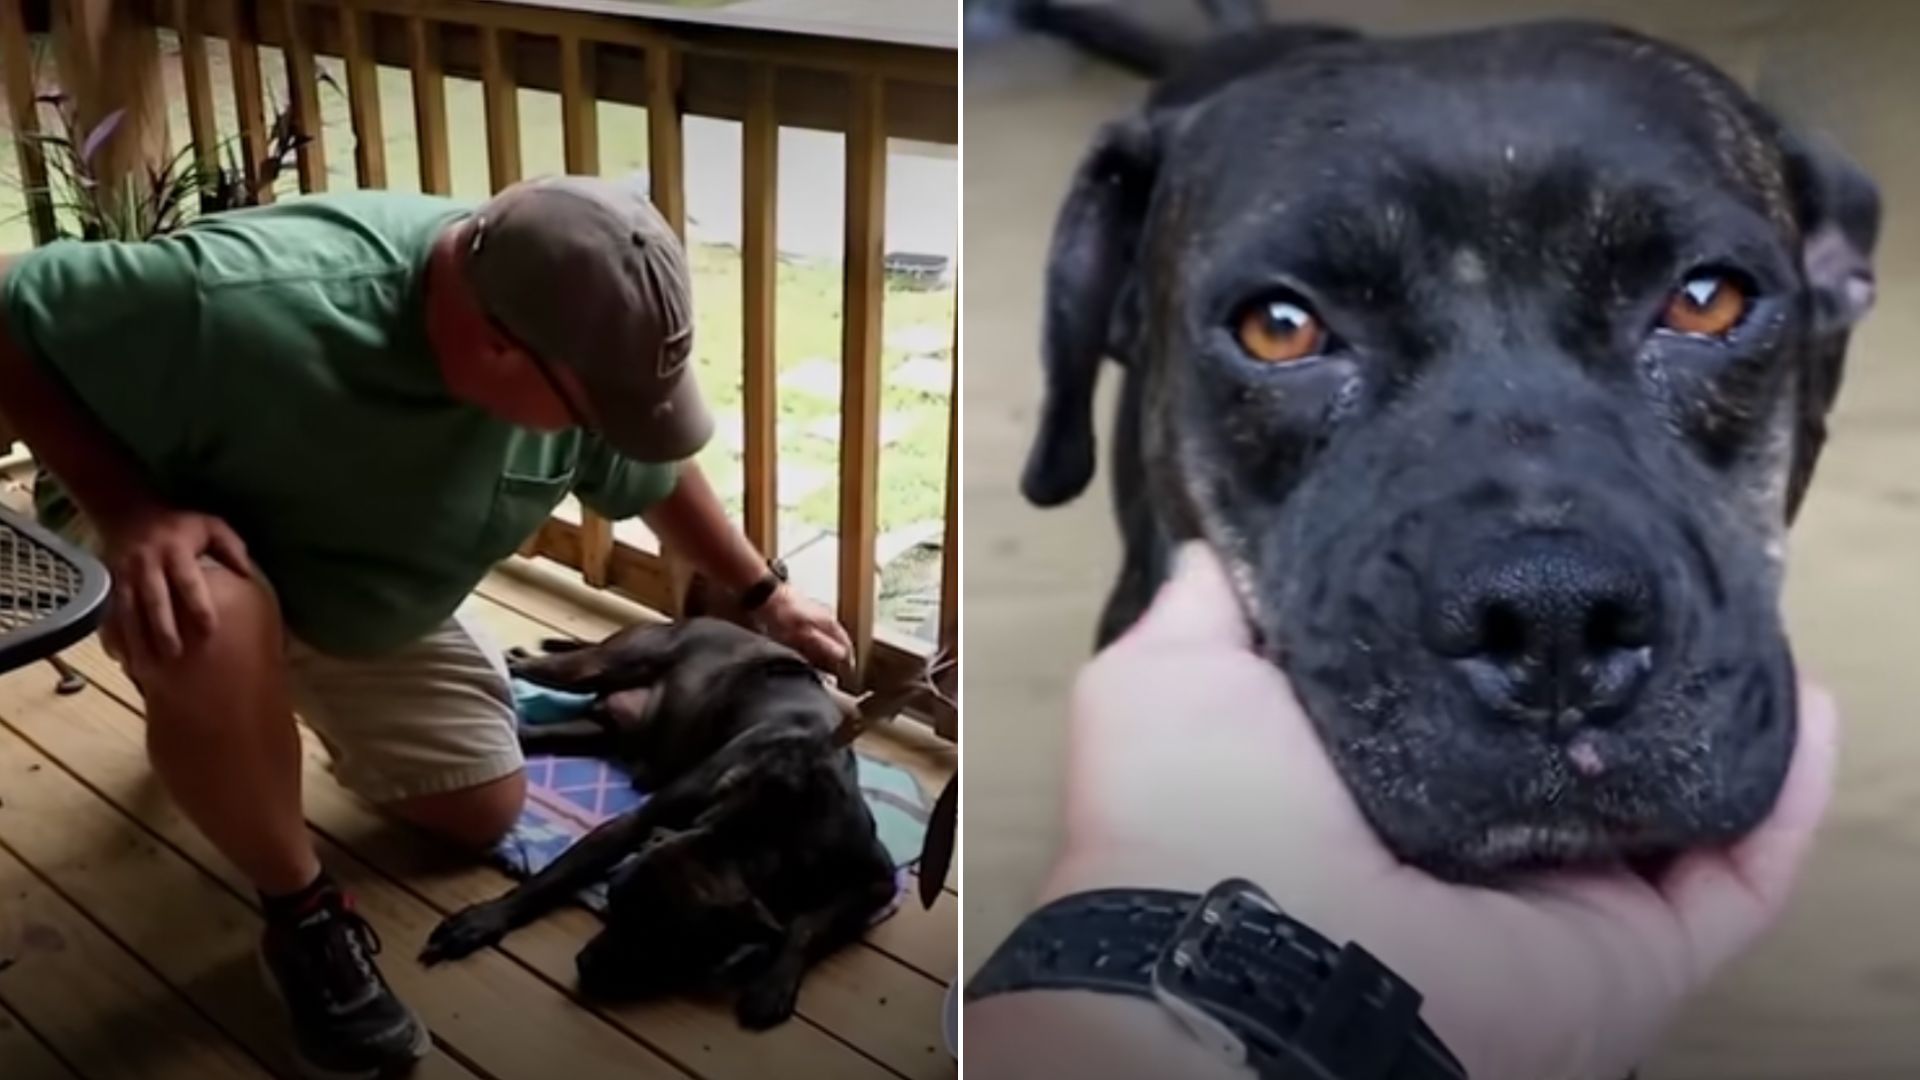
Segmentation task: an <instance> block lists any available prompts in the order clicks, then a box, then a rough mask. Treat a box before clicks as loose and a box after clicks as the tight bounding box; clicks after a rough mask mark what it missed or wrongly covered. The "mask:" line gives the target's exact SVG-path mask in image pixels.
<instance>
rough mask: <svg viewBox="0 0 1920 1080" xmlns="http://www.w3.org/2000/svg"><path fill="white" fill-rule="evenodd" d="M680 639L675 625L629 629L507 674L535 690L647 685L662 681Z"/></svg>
mask: <svg viewBox="0 0 1920 1080" xmlns="http://www.w3.org/2000/svg"><path fill="white" fill-rule="evenodd" d="M678 635H679V627H678V626H677V625H676V624H673V623H661V624H659V625H650V626H634V627H629V628H628V629H626V630H622V631H620V632H619V633H618V634H615V635H613V636H612V637H610V638H608V639H607V640H605V641H603V642H600V643H599V644H598V645H583V646H581V647H579V648H576V649H564V650H561V651H553V650H552V649H551V648H549V649H548V651H547V653H546V655H544V656H525V657H520V658H517V659H513V660H511V661H509V662H508V664H507V670H508V671H509V672H511V673H512V674H514V675H515V676H517V677H519V678H522V679H525V680H527V681H528V682H530V683H533V684H535V685H536V686H544V687H547V688H548V689H550V690H564V691H567V692H570V693H576V694H601V693H605V692H607V691H609V690H620V689H625V688H628V687H634V686H642V685H645V684H647V683H649V682H652V681H653V680H654V679H655V678H657V677H658V672H659V671H660V669H661V668H662V667H663V666H664V665H665V664H666V662H667V660H668V658H669V656H670V655H671V653H672V651H673V645H674V642H675V640H677V638H678Z"/></svg>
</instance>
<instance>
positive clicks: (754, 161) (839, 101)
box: [0, 0, 960, 737]
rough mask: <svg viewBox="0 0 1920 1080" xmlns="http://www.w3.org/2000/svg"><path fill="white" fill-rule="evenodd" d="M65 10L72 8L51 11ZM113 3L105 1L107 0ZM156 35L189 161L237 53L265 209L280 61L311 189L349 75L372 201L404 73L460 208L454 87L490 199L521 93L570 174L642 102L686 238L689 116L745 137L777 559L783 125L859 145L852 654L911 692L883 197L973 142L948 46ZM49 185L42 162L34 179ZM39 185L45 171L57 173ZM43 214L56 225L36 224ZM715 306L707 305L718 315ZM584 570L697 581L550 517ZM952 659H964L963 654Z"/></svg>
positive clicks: (525, 25) (548, 16) (848, 585)
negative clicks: (891, 595)
mask: <svg viewBox="0 0 1920 1080" xmlns="http://www.w3.org/2000/svg"><path fill="white" fill-rule="evenodd" d="M21 2H22V0H0V62H4V63H5V65H6V67H7V74H6V80H7V82H6V90H7V94H8V98H9V108H10V110H11V113H12V116H13V119H14V124H15V128H16V130H17V131H20V132H31V131H33V130H35V121H36V116H35V110H34V107H33V102H32V91H33V83H32V74H31V71H30V70H29V68H28V66H27V64H26V63H25V62H23V60H22V58H23V57H25V56H27V55H28V43H27V37H26V28H25V26H24V23H23V20H22V8H21V6H20V5H21ZM58 2H72V0H58ZM93 2H95V3H98V2H100V0H93ZM159 6H160V8H161V11H160V13H159V14H160V18H161V20H162V22H163V24H165V25H170V26H171V27H173V28H174V29H175V30H176V31H177V32H178V33H179V35H180V42H181V52H180V57H181V64H182V69H183V75H184V83H185V87H186V94H187V114H188V121H189V126H190V127H191V139H192V144H191V145H192V146H193V149H194V154H195V157H196V159H197V160H199V161H200V162H201V163H202V164H203V165H209V166H211V165H216V164H221V162H219V161H218V160H217V159H218V156H219V148H220V146H221V143H222V135H221V133H220V132H219V131H218V130H217V129H216V115H215V112H214V108H213V94H212V75H211V71H210V68H209V62H208V55H207V48H206V44H205V37H206V35H207V34H208V33H210V32H211V33H218V34H222V35H224V36H225V38H226V41H227V45H228V49H229V55H230V57H231V70H232V79H233V88H234V93H235V97H236V106H237V108H236V114H237V117H236V119H237V127H238V133H237V134H238V141H239V144H240V153H239V154H238V157H239V158H240V160H241V161H242V163H243V169H244V172H245V182H246V183H247V184H248V185H249V186H250V187H253V188H255V189H256V190H257V191H259V192H260V194H261V196H262V197H263V199H270V198H271V194H272V193H271V190H270V189H268V187H267V186H266V185H263V184H262V180H263V178H262V177H261V176H260V175H259V173H260V169H261V167H262V165H263V164H264V163H265V162H267V161H268V156H269V153H270V152H271V151H272V150H273V149H274V148H273V146H272V145H271V144H270V140H277V139H280V138H281V137H282V136H283V134H284V133H282V132H279V131H277V130H270V128H269V116H268V113H267V111H266V108H265V106H266V102H265V88H264V85H263V80H262V78H261V69H260V49H261V48H262V47H263V46H278V47H280V48H281V49H282V50H283V57H284V62H285V65H286V71H287V79H288V89H289V101H288V102H287V104H288V106H289V108H290V119H291V122H292V124H293V126H294V128H295V129H296V131H297V132H298V133H299V134H300V135H302V136H304V137H305V139H306V140H307V141H306V142H305V143H304V144H303V145H302V146H301V147H300V149H299V151H298V154H297V165H298V179H299V186H300V189H301V190H302V191H304V192H318V191H324V190H325V189H326V187H327V168H326V163H327V153H328V147H327V145H326V142H325V140H324V132H323V131H322V128H321V114H322V110H321V108H320V105H321V97H320V95H321V92H322V90H323V86H322V76H321V74H320V70H319V66H318V62H317V61H318V58H319V57H322V56H337V57H340V58H341V59H342V60H343V61H344V66H345V70H346V76H347V77H346V86H345V88H344V89H345V92H346V96H347V103H348V109H349V112H350V114H351V117H352V125H353V136H354V137H353V143H354V163H355V171H356V174H357V176H358V180H359V185H360V186H361V187H363V188H377V187H384V186H385V185H386V184H387V182H388V179H389V178H388V175H387V160H386V154H385V133H384V131H383V125H382V119H381V109H380V91H379V79H378V67H379V66H380V65H398V66H403V67H405V68H407V69H408V70H409V71H410V73H411V77H412V89H413V109H414V125H415V136H416V141H417V143H418V146H419V163H420V166H419V167H420V176H419V182H420V186H421V188H422V189H423V190H425V191H429V192H435V193H441V194H446V193H450V190H451V186H452V165H451V155H450V142H451V133H450V130H449V122H448V114H447V101H446V90H445V78H446V77H447V76H448V75H454V76H457V77H462V78H478V79H479V80H480V82H481V83H482V86H483V94H484V101H485V107H486V122H485V129H486V130H485V136H486V147H487V163H488V179H489V185H490V187H492V188H493V189H495V190H498V189H499V188H502V187H505V186H506V185H508V184H510V183H513V182H515V181H516V180H518V179H520V178H521V176H522V175H523V171H524V163H523V159H522V146H521V137H520V117H519V107H518V97H519V90H520V89H521V88H523V87H532V88H537V89H543V90H552V91H557V92H558V93H559V95H560V101H561V120H562V133H563V145H564V156H565V167H566V169H567V171H568V172H572V173H580V174H597V173H598V172H599V171H600V168H601V160H600V147H599V103H600V102H602V101H613V102H622V103H627V104H634V105H640V106H643V107H644V108H645V109H646V113H647V149H648V179H649V183H650V186H651V187H650V195H651V198H652V199H653V200H654V203H655V204H656V206H657V207H658V208H659V209H660V211H661V213H662V215H663V216H664V217H665V218H666V219H667V220H668V222H669V223H670V224H671V225H672V226H673V228H674V229H675V231H676V232H677V233H678V234H679V235H681V237H682V238H683V239H684V237H685V235H686V215H687V202H686V169H685V153H686V144H685V136H684V133H683V128H682V125H683V118H684V117H685V116H688V115H705V116H716V117H723V118H729V119H737V120H739V121H741V123H742V126H741V138H742V150H743V153H742V165H741V168H742V175H741V183H742V199H743V203H742V207H741V210H742V217H741V225H742V231H741V251H740V258H741V278H742V284H741V294H740V305H741V307H740V310H741V313H742V318H743V333H742V350H741V351H742V355H741V363H742V369H741V370H742V375H743V379H742V386H743V403H742V407H743V410H744V425H743V427H744V444H745V445H744V448H743V450H744V453H743V458H744V460H743V466H744V472H745V481H746V493H745V500H744V511H745V513H744V518H745V521H744V526H745V529H746V531H747V534H748V536H749V538H750V539H751V540H752V541H753V542H754V543H755V545H756V546H757V547H759V548H760V549H761V550H765V551H769V552H772V551H778V550H779V549H780V543H779V541H780V537H779V526H778V516H779V505H780V504H779V499H778V491H777V484H778V438H777V435H778V432H777V417H778V412H779V410H778V385H777V382H778V379H777V375H778V370H777V363H776V359H777V357H776V342H777V335H776V333H775V322H774V320H775V314H776V307H777V305H776V294H777V288H778V277H779V261H778V253H777V242H778V191H779V176H780V162H779V158H780V130H781V128H782V127H812V128H819V129H825V130H832V131H840V132H844V133H845V140H844V145H845V155H846V160H845V165H846V188H845V206H844V212H845V236H844V242H845V263H844V273H843V278H842V288H841V303H842V306H841V316H842V319H841V331H842V340H841V375H842V378H841V400H840V436H841V439H840V442H841V449H840V469H839V482H840V483H839V506H838V538H837V539H838V545H839V556H838V564H837V567H836V572H837V579H838V580H837V586H838V613H839V616H840V618H841V621H842V622H843V624H844V625H845V626H846V627H847V629H848V631H849V634H850V636H851V637H852V638H853V639H854V641H855V642H856V647H857V657H856V660H857V667H858V671H857V678H858V679H859V681H860V682H861V683H863V684H865V685H867V686H873V687H884V686H886V685H888V684H891V683H894V682H897V681H899V680H902V679H906V678H912V677H915V676H917V674H918V672H919V668H920V664H921V660H920V657H921V656H922V655H923V654H924V651H925V650H924V649H923V648H922V647H921V646H920V645H919V644H917V643H909V642H906V641H904V640H900V639H897V638H894V637H892V636H891V635H890V634H888V633H887V632H886V631H885V630H884V629H881V628H877V627H876V625H875V623H876V610H875V609H876V605H877V602H878V597H877V595H876V594H877V588H876V578H875V564H876V555H877V553H876V550H875V546H876V539H877V532H878V527H879V512H878V511H879V505H878V502H879V470H880V463H881V458H882V452H881V435H880V428H881V425H880V418H881V391H882V379H881V360H882V356H883V348H882V346H883V322H882V306H883V303H884V299H885V290H886V273H887V271H886V258H885V255H886V250H885V246H884V243H885V224H886V188H887V160H888V158H887V151H888V140H889V139H890V138H913V139H921V140H931V141H938V142H948V143H952V142H955V141H957V137H958V119H957V114H958V108H957V101H956V100H955V98H956V94H955V91H956V87H957V82H958V70H957V61H956V58H955V56H954V55H953V53H952V52H951V51H950V50H939V49H930V48H923V47H918V46H900V45H887V44H880V43H869V42H847V41H834V40H830V39H825V38H819V37H812V36H808V35H794V34H778V33H772V32H768V31H759V30H738V29H730V28H726V27H718V26H702V25H691V24H685V23H678V22H662V21H658V20H646V19H638V18H628V17H622V16H618V15H606V14H593V13H581V12H576V11H564V10H557V9H554V8H551V7H533V6H525V5H518V4H513V3H482V2H479V0H221V2H220V3H219V4H216V5H212V9H213V14H212V15H211V16H210V15H209V12H208V7H207V5H203V4H201V3H196V2H195V0H168V2H167V3H165V4H163V5H159ZM19 143H20V150H19V152H20V156H21V170H22V175H23V177H27V178H28V179H29V181H31V178H32V177H33V176H34V175H35V173H34V167H35V166H36V165H40V163H39V160H38V157H37V154H36V153H35V152H34V148H33V146H32V144H31V140H19ZM40 167H41V168H42V169H44V165H40ZM42 175H44V173H42ZM44 202H45V200H44V199H41V200H38V201H36V202H34V203H31V204H30V208H31V209H33V211H34V213H35V231H36V239H37V240H44V239H47V238H49V237H51V236H52V235H53V219H52V212H51V207H50V206H47V205H44ZM43 219H44V220H43ZM718 299H719V298H717V297H703V298H702V302H703V303H713V302H716V301H717V300H718ZM958 352H959V330H958V316H957V310H956V316H955V325H954V336H953V357H954V363H953V369H952V372H951V393H952V395H953V400H952V401H951V402H950V404H949V410H948V424H949V433H948V438H947V463H946V464H947V469H946V483H947V491H946V499H945V513H946V520H945V523H944V525H945V528H944V533H943V556H944V562H943V566H942V568H941V575H940V583H939V592H940V616H939V623H938V640H939V644H940V647H942V648H943V649H948V650H957V647H958V638H959V619H958V611H959V572H958V543H959V524H958V511H959V493H958V481H959V465H958V462H959V436H958V421H959V409H958V394H959V389H960V373H959V364H958ZM524 550H525V551H527V552H528V553H532V554H539V555H544V556H547V557H549V558H552V559H555V560H557V561H559V562H561V563H563V564H566V565H568V566H571V567H574V568H575V569H577V570H579V571H580V572H581V574H582V577H583V579H584V580H585V581H587V582H588V583H589V584H592V585H594V586H597V587H602V588H609V589H614V590H618V591H620V592H623V593H626V594H628V595H630V596H632V597H633V598H634V599H637V600H639V601H641V602H642V603H645V604H647V605H649V606H652V607H654V608H656V609H661V610H667V611H669V612H672V611H675V610H676V609H677V606H678V603H679V600H680V598H681V596H682V595H683V593H684V584H685V580H686V576H687V575H686V572H685V568H684V566H683V564H682V560H680V559H679V558H677V556H676V553H675V552H672V551H663V552H660V553H658V554H656V553H652V552H647V551H642V550H639V549H637V548H635V547H633V546H631V545H629V544H626V543H622V542H620V541H619V540H618V539H617V537H616V536H615V533H614V528H613V524H612V523H611V522H609V521H607V520H606V519H604V518H603V517H601V516H600V515H598V514H596V513H594V512H592V511H590V510H584V509H583V511H582V513H581V515H580V518H579V522H578V524H575V523H572V522H569V521H563V520H559V519H555V520H552V521H549V522H548V523H547V524H546V525H545V526H543V527H542V529H541V530H540V532H539V534H538V535H537V536H536V537H535V538H534V539H533V540H532V541H530V542H529V544H528V545H527V546H526V548H525V549H524ZM956 655H957V652H956ZM930 711H931V712H932V713H933V718H934V720H935V723H936V729H937V730H939V731H941V732H942V733H943V734H945V735H947V736H948V737H954V735H955V730H956V729H955V717H954V716H953V714H952V710H951V709H950V708H946V707H942V706H939V705H935V706H934V707H933V708H932V709H931V710H930Z"/></svg>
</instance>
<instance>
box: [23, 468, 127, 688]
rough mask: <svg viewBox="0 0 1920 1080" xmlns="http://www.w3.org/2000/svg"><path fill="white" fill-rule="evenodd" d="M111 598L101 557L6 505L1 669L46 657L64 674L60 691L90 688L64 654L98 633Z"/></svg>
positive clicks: (61, 676)
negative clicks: (74, 645)
mask: <svg viewBox="0 0 1920 1080" xmlns="http://www.w3.org/2000/svg"><path fill="white" fill-rule="evenodd" d="M106 601H107V570H106V567H104V566H102V565H101V563H100V560H98V559H96V558H94V557H93V556H92V555H90V554H88V553H87V552H85V551H82V550H81V549H80V548H78V547H75V546H74V545H73V544H70V543H68V542H67V541H65V540H62V539H61V538H60V537H58V536H56V535H54V534H53V533H52V532H49V531H48V530H46V529H44V528H41V527H40V526H39V525H38V524H36V523H35V522H33V521H32V520H30V519H28V518H27V517H25V516H23V515H21V514H19V513H17V512H15V511H13V510H9V509H7V508H6V507H4V506H0V672H6V671H13V670H15V669H16V668H21V667H25V666H26V665H28V664H31V663H33V662H35V661H37V660H45V661H47V662H48V663H50V664H52V665H53V667H54V669H55V670H57V671H58V672H59V673H60V687H59V692H60V693H62V694H73V693H78V692H79V691H81V690H83V689H85V688H86V685H87V680H86V678H85V677H84V676H82V675H81V674H80V673H79V672H78V671H75V670H74V669H73V667H72V665H70V664H68V663H67V662H66V661H64V660H62V659H60V656H59V653H60V650H62V649H65V648H67V647H69V646H71V645H73V644H74V643H76V642H78V641H80V640H81V639H82V638H84V637H86V636H87V635H88V634H91V633H93V631H94V629H95V628H96V627H98V626H99V625H100V617H101V615H102V614H103V613H104V610H105V607H106Z"/></svg>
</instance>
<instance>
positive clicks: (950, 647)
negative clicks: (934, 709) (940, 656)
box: [940, 274, 960, 738]
mask: <svg viewBox="0 0 1920 1080" xmlns="http://www.w3.org/2000/svg"><path fill="white" fill-rule="evenodd" d="M954 280H955V281H956V282H957V281H958V280H959V275H957V274H956V275H955V277H954ZM957 288H958V286H957V285H956V289H957ZM950 356H951V363H952V365H953V385H952V389H951V390H949V391H948V397H947V521H946V537H945V539H944V540H942V541H941V544H940V648H941V649H943V650H945V651H946V653H947V655H948V656H951V657H953V658H955V659H956V660H957V659H958V658H959V656H960V303H959V296H958V293H957V292H956V294H955V297H954V305H953V352H952V353H951V354H950ZM951 685H952V687H953V693H954V696H955V697H956V699H957V698H958V693H959V688H960V676H959V668H958V667H956V668H954V676H953V681H952V683H951ZM941 734H943V735H947V737H948V738H952V735H951V734H948V733H947V732H941Z"/></svg>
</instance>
